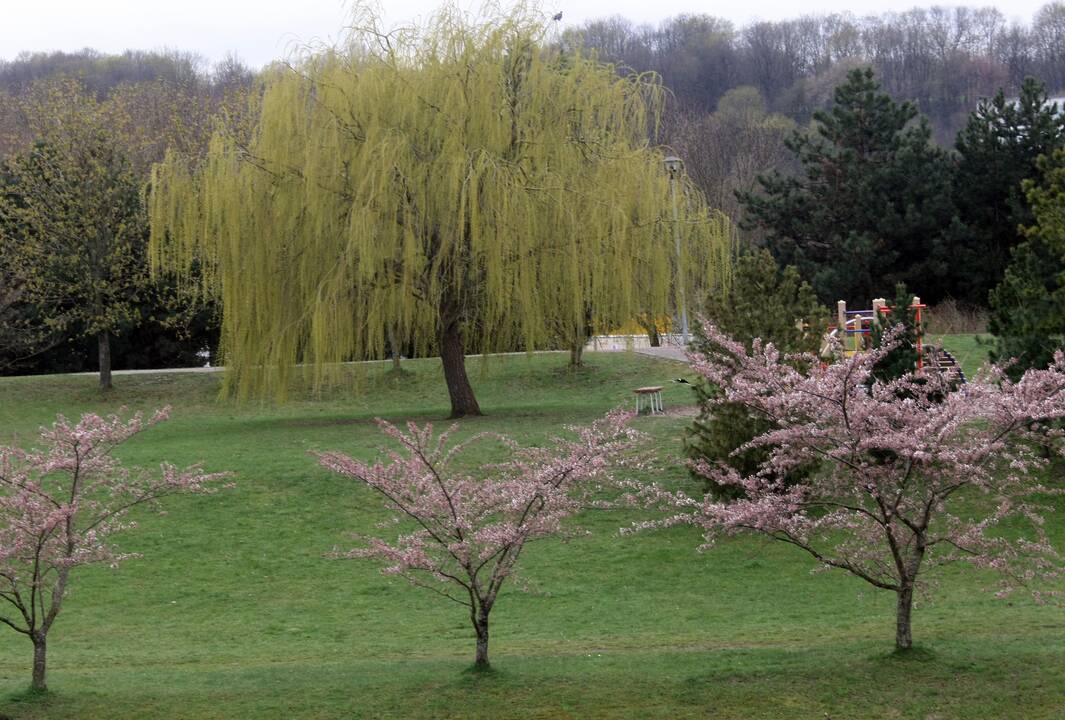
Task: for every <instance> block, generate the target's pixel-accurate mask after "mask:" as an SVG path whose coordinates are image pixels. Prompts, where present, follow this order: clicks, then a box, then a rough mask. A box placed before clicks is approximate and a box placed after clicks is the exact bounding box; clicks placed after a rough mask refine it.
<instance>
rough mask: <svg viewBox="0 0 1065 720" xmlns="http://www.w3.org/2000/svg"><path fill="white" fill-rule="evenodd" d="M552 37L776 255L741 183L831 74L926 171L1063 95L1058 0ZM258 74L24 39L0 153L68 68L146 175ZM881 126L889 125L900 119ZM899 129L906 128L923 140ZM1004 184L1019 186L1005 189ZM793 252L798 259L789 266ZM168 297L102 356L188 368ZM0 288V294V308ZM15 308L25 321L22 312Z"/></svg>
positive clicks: (196, 332)
mask: <svg viewBox="0 0 1065 720" xmlns="http://www.w3.org/2000/svg"><path fill="white" fill-rule="evenodd" d="M555 41H556V42H558V43H560V45H561V46H562V47H563V48H564V49H574V48H578V47H579V48H582V49H584V50H585V51H589V52H594V53H596V54H598V56H599V58H600V59H602V60H604V61H607V62H610V63H613V64H615V65H616V67H617V69H618V72H620V73H631V72H637V73H643V72H655V73H657V74H659V75H660V76H661V78H662V81H663V83H664V84H665V86H666V87H668V88H669V89H670V90H671V92H672V96H671V101H670V104H669V109H668V111H667V113H666V116H665V117H664V118H663V123H662V125H661V128H660V130H659V136H658V137H656V138H654V141H655V142H658V143H661V144H663V145H667V146H669V147H671V148H672V149H673V151H674V152H676V154H678V155H679V156H680V157H682V158H683V159H684V161H685V167H686V171H687V172H688V174H689V175H690V176H691V177H692V179H693V180H694V181H695V182H696V183H697V184H698V185H699V186H700V187H701V188H702V189H703V190H704V191H705V193H706V195H707V197H708V199H709V201H710V203H711V205H713V206H715V207H718V208H720V209H722V210H723V211H724V212H725V213H727V214H728V215H729V216H730V217H731V218H732V219H733V221H734V223H735V225H736V227H739V228H743V229H742V230H741V231H740V232H741V235H742V237H741V241H742V242H744V243H747V244H752V245H763V244H767V243H768V244H769V247H770V249H771V250H773V252H774V255H776V256H777V259H778V260H779V259H783V260H787V261H789V262H790V261H791V260H793V258H791V257H790V256H789V257H783V258H782V257H781V254H780V253H778V252H777V248H775V247H774V246H773V245H772V236H773V232H774V228H772V227H771V223H768V221H765V216H766V212H765V209H764V207H763V212H762V216H764V217H762V220H763V222H761V223H759V222H757V220H758V217H755V216H756V215H757V213H752V207H753V206H754V205H756V203H754V204H752V201H751V200H750V199H749V197H748V199H747V200H746V201H745V200H744V196H745V195H748V196H749V195H750V194H751V193H755V194H757V193H758V192H760V191H765V190H766V188H767V186H766V185H765V183H761V182H760V181H759V177H763V178H764V177H766V176H767V175H770V174H772V173H778V174H779V175H780V176H782V177H792V176H801V175H802V173H803V163H804V162H806V163H807V165H809V164H810V163H812V162H813V161H812V160H811V159H810V158H811V157H812V156H810V154H809V153H807V157H806V159H805V160H804V159H803V157H804V156H803V153H802V152H799V151H797V149H796V148H797V146H796V138H798V137H801V136H803V135H805V134H811V135H812V134H814V131H813V128H814V127H815V126H818V125H819V124H820V125H822V126H823V125H824V119H825V116H819V115H818V113H819V112H820V113H823V112H824V111H825V110H826V109H829V108H831V107H832V106H833V104H834V103H835V102H838V100H839V98H838V97H837V94H838V88H839V87H841V86H842V85H844V84H845V83H847V81H848V77H851V76H852V75H853V71H855V70H856V69H859V68H871V70H872V77H873V78H875V83H876V85H877V86H878V87H876V89H875V92H880V91H882V92H883V93H886V95H888V96H890V98H891V99H892V100H893V101H894V102H896V103H900V104H901V105H900V107H901V106H905V108H911V107H912V109H913V110H915V112H912V113H911V112H909V110H906V109H905V108H904V109H903V110H902V111H900V113H899V114H898V116H899V117H902V118H903V121H904V124H908V125H909V126H913V125H918V124H922V123H924V124H926V126H927V133H926V135H927V139H928V145H929V146H930V147H933V148H941V149H942V152H940V154H939V155H935V156H934V157H932V156H930V157H929V158H923V159H921V162H925V163H926V165H928V167H931V166H932V165H935V166H936V167H937V168H938V167H939V165H940V164H942V165H944V166H946V165H952V167H956V166H959V165H961V166H963V165H964V161H965V155H964V153H965V147H969V148H970V149H971V147H972V146H973V144H974V142H975V141H967V142H969V145H968V146H963V145H964V144H963V145H959V144H958V143H959V142H961V141H959V140H957V138H959V137H961V135H959V133H962V134H964V133H965V132H969V133H970V135H971V134H972V133H973V132H975V131H974V130H973V118H974V114H975V113H976V112H977V111H978V110H979V109H980V106H981V103H982V102H985V105H986V101H988V100H989V99H990V98H993V97H994V96H995V95H996V94H997V93H1000V92H1001V93H1002V95H1003V96H1004V97H1005V98H1006V99H1007V103H1008V102H1009V100H1010V99H1012V98H1016V97H1017V96H1018V95H1019V94H1021V90H1022V87H1023V86H1024V83H1025V80H1026V79H1027V78H1034V79H1035V80H1036V81H1037V83H1038V84H1039V86H1040V88H1041V89H1042V91H1043V92H1044V93H1045V95H1046V96H1047V99H1048V100H1051V99H1053V98H1054V97H1061V96H1065V3H1062V2H1054V3H1050V4H1047V5H1045V6H1044V7H1043V8H1042V9H1040V10H1039V11H1038V12H1037V13H1036V14H1035V16H1034V17H1032V18H1031V19H1030V20H1029V21H1027V22H1011V21H1009V20H1007V18H1006V16H1005V15H1004V14H1003V13H1002V12H1001V11H999V10H997V9H994V8H968V7H942V6H936V7H930V8H915V9H913V10H909V11H907V12H902V13H886V14H881V15H870V16H863V17H858V16H854V15H849V14H846V15H839V14H833V15H806V16H803V17H799V18H797V19H794V20H786V21H780V22H756V23H752V24H750V25H745V26H736V25H734V24H733V23H731V22H729V21H727V20H724V19H722V18H717V17H713V16H711V15H701V14H691V15H682V16H678V17H674V18H671V19H668V20H665V21H663V22H662V23H660V24H659V25H657V26H649V25H640V26H637V25H634V24H633V23H631V22H629V21H628V20H626V19H625V18H622V17H611V18H604V19H600V20H595V21H591V22H587V23H585V24H583V25H580V26H578V27H573V28H568V29H565V30H563V31H561V32H560V33H559V34H558V35H557V36H556V38H555ZM258 72H260V71H258V70H255V69H253V68H249V67H247V66H246V65H245V64H243V63H242V62H241V61H240V59H239V58H237V57H235V56H230V57H227V58H225V59H224V60H223V61H222V62H219V63H217V64H215V65H213V66H212V65H210V64H208V63H207V62H206V61H205V60H204V59H202V58H200V57H197V56H195V55H193V54H190V53H186V52H182V51H179V50H167V51H142V50H130V51H127V52H125V53H123V54H121V55H106V54H102V53H99V52H96V51H94V50H91V49H85V50H81V51H77V52H50V53H23V54H21V55H19V56H17V57H16V58H14V59H12V60H7V61H0V156H2V157H13V156H18V155H19V154H20V153H26V152H28V151H29V150H30V149H31V148H33V147H34V143H36V142H39V138H40V134H41V133H40V122H41V118H40V117H39V116H38V117H36V118H34V117H33V113H32V112H31V111H30V110H29V109H28V108H33V107H37V108H38V109H39V108H40V107H41V103H39V102H35V101H34V98H35V97H37V96H40V95H42V93H43V92H44V91H43V90H42V88H47V87H49V86H53V85H54V84H55V83H56V82H60V81H63V80H74V81H76V83H77V84H78V86H79V87H80V88H81V90H82V91H83V92H84V93H85V94H87V95H88V96H90V97H91V98H92V102H94V103H97V104H99V105H100V106H101V107H102V106H107V107H108V108H111V109H110V110H108V112H110V113H112V114H113V117H115V118H119V120H117V121H116V122H115V125H114V132H115V135H116V137H117V138H119V140H118V142H120V143H121V144H122V145H123V147H124V151H125V152H126V153H127V154H128V156H129V162H130V164H131V167H132V168H133V170H134V171H135V172H137V173H139V176H140V178H141V180H142V182H147V179H148V171H149V168H150V166H151V164H152V163H153V162H158V161H159V160H161V159H162V157H163V154H164V153H165V151H166V148H167V147H168V146H180V147H181V149H182V150H183V151H184V152H189V151H190V150H192V151H193V152H194V151H195V149H196V148H197V147H201V148H205V147H206V143H207V141H208V138H209V137H210V133H211V131H212V129H213V128H214V127H215V126H216V123H217V122H218V121H219V119H220V118H223V117H226V118H229V119H230V120H231V119H232V116H234V115H239V113H240V112H241V111H242V108H244V107H246V103H245V102H244V101H243V98H244V96H245V94H246V93H248V92H251V91H253V89H254V88H255V82H256V77H257V74H258ZM870 87H873V86H870ZM859 89H860V88H859ZM867 89H868V88H867ZM869 91H870V92H874V90H869ZM855 92H857V91H855ZM985 110H986V107H985ZM985 114H986V113H985ZM999 114H1000V115H1001V113H999ZM997 117H998V116H995V115H994V113H992V114H991V116H988V117H986V118H985V121H986V122H985V125H986V124H987V123H992V124H993V123H994V122H997V120H996V118H997ZM819 118H820V119H819ZM840 122H843V123H846V122H847V120H846V119H843V120H840ZM967 128H968V129H967ZM890 132H892V133H895V135H896V136H898V137H902V136H901V135H899V133H900V132H901V128H896V129H894V130H891V131H890ZM907 132H909V131H907ZM1054 132H1055V133H1057V132H1058V131H1057V130H1054ZM1059 134H1060V133H1059ZM912 135H913V134H912V132H911V133H910V135H907V136H906V137H907V138H910V139H909V140H906V141H905V142H910V143H911V144H912V143H913V142H921V139H920V137H917V136H913V137H917V140H913V137H911V136H912ZM918 135H920V133H918ZM1058 136H1059V135H1054V138H1057V137H1058ZM1054 142H1056V140H1054ZM904 144H905V143H904ZM955 146H957V147H959V148H961V155H959V151H958V150H955ZM1051 149H1053V147H1052V146H1048V147H1042V146H1040V147H1039V148H1037V150H1040V151H1041V152H1046V151H1049V150H1051ZM937 152H939V151H937ZM970 154H972V153H970ZM911 155H912V153H911ZM911 162H913V161H912V158H911ZM929 163H931V165H929ZM937 163H938V164H937ZM912 167H913V168H915V169H916V168H919V165H912ZM1032 167H1034V165H1033V166H1032ZM979 171H980V168H976V172H979ZM936 172H938V170H936ZM950 172H954V170H950ZM944 177H945V178H946V179H944V180H943V184H942V188H943V193H944V194H946V195H950V194H951V193H953V192H954V191H953V190H951V183H952V182H955V181H954V180H951V179H950V178H949V177H946V176H944ZM952 177H953V176H952ZM1018 177H1019V178H1020V179H1021V180H1023V179H1028V177H1027V176H1025V175H1023V174H1022V175H1020V176H1018ZM929 187H932V186H931V185H929ZM1012 191H1015V192H1014V194H1018V193H1019V185H1018V187H1017V188H1014V189H1013V190H1011V192H1012ZM970 200H971V199H969V198H953V199H951V203H953V204H951V205H950V207H939V208H933V209H929V210H927V211H926V221H927V222H926V224H927V225H929V226H931V225H932V224H938V225H944V224H950V223H952V222H953V223H954V224H955V226H956V227H955V228H954V230H952V232H953V235H952V237H951V238H948V239H945V240H943V242H944V243H946V244H949V243H954V245H955V246H960V245H964V244H965V237H967V235H966V231H965V228H966V227H969V226H967V225H966V223H967V222H970V223H971V222H975V220H971V219H970V218H967V217H966V216H965V212H964V208H965V205H966V203H967V202H970ZM871 212H875V208H874V209H872V210H871ZM922 212H925V211H922ZM974 217H975V216H974ZM952 218H960V219H956V220H953V219H952ZM767 223H768V224H767ZM914 227H916V226H914ZM970 230H971V228H970ZM777 231H779V228H777ZM899 232H911V231H910V230H909V229H904V230H900V231H899ZM778 234H780V233H779V232H778ZM1014 235H1016V233H1014ZM946 244H945V245H944V247H947V245H946ZM1000 244H1001V243H1000ZM1012 244H1013V241H1012V240H1009V241H1008V242H1007V243H1006V245H1007V246H1008V247H1004V248H1000V249H1001V250H1002V252H1003V253H1005V254H1004V255H1003V258H1004V259H1002V264H1004V263H1005V262H1006V261H1007V259H1008V254H1009V250H1010V247H1011V246H1012ZM976 260H977V261H978V260H979V258H976ZM797 264H799V266H800V268H801V265H802V263H801V262H798V263H797ZM869 272H870V273H871V274H872V276H876V273H877V270H876V268H875V267H870V268H869ZM922 272H924V271H922ZM929 272H931V271H929ZM996 272H997V273H998V276H996V277H989V278H986V279H985V280H982V281H981V282H982V284H980V285H979V286H978V287H972V288H968V287H962V286H960V285H958V283H957V282H956V281H954V280H951V279H949V278H945V277H944V279H942V283H941V286H937V287H935V288H930V287H927V285H926V287H925V288H923V290H922V292H923V294H924V295H926V296H930V297H933V298H935V299H946V298H955V297H957V296H958V295H964V296H965V297H963V298H961V299H964V300H965V301H967V302H969V303H970V304H973V305H977V306H980V305H986V304H987V293H988V290H989V289H990V288H991V287H993V286H994V285H995V284H997V283H998V282H999V281H1001V280H1002V277H1001V275H1002V272H1001V268H999V269H998V270H996ZM804 274H807V275H808V273H804ZM911 275H912V276H913V277H919V278H932V279H931V280H927V279H926V280H925V282H926V283H927V282H940V280H937V279H935V277H934V276H933V275H930V274H928V272H925V274H924V275H913V274H912V273H911ZM909 277H910V276H907V275H906V273H905V272H903V271H900V274H898V277H897V278H895V276H894V275H892V278H893V279H901V280H906V279H908V278H909ZM807 279H808V280H811V281H814V278H811V277H807ZM826 283H827V281H826ZM814 286H815V288H817V289H818V290H819V291H822V290H823V292H821V293H820V294H821V295H824V297H821V298H820V299H821V300H822V301H823V302H826V303H828V302H831V301H832V299H833V298H832V297H830V295H831V294H832V293H834V292H836V291H837V288H836V286H833V285H831V283H828V284H824V285H823V286H818V285H817V282H816V281H815V282H814ZM892 291H893V288H884V289H883V290H882V292H883V293H885V294H890V293H891V292H892ZM840 292H843V290H840ZM863 292H864V289H863ZM173 297H174V294H173V293H172V292H166V291H163V290H159V289H158V288H156V289H155V290H153V291H146V290H144V289H143V287H142V289H141V290H140V291H139V292H138V293H137V294H136V297H133V298H131V302H133V303H134V304H138V308H139V309H138V310H137V312H135V313H131V317H133V318H134V319H133V320H131V321H130V322H129V323H127V325H126V326H124V327H123V328H120V329H116V330H115V332H114V333H113V336H114V342H115V344H116V348H115V351H114V357H115V366H116V367H119V368H121V367H152V366H154V367H159V366H166V365H180V364H187V363H189V362H191V361H194V360H195V358H196V352H197V351H198V350H199V349H201V348H203V347H205V346H211V345H212V343H214V342H216V338H217V327H216V325H217V319H216V318H215V317H214V313H213V311H212V309H211V308H202V307H201V308H195V309H194V310H190V309H189V308H182V309H179V310H174V309H173V308H172V307H171V306H172V301H173ZM3 302H4V298H3V293H0V305H2V303H3ZM0 310H2V307H0ZM21 312H22V316H23V319H25V317H26V316H27V313H29V314H30V315H32V312H34V311H32V310H26V309H25V308H23V309H22V311H21ZM16 314H17V313H16ZM175 318H180V321H178V320H177V319H175ZM190 318H192V320H190ZM38 340H40V338H38ZM0 344H2V343H0ZM42 346H43V347H44V348H45V349H44V350H41V349H40V347H42ZM96 362H97V360H96V341H95V340H94V339H93V338H92V337H88V336H87V335H86V333H85V332H84V328H81V329H79V328H78V327H76V326H75V325H74V324H68V325H66V326H64V327H62V328H58V327H57V328H55V329H54V332H52V333H51V334H50V335H49V337H48V338H46V342H44V343H43V344H39V346H38V347H37V348H36V349H35V351H34V352H33V353H32V354H30V355H26V356H22V355H20V354H19V351H18V350H16V349H14V348H13V347H7V348H0V372H50V371H51V372H55V371H72V370H91V369H95V363H96Z"/></svg>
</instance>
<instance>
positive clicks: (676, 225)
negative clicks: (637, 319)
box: [663, 155, 688, 346]
mask: <svg viewBox="0 0 1065 720" xmlns="http://www.w3.org/2000/svg"><path fill="white" fill-rule="evenodd" d="M663 162H664V163H665V165H666V170H668V171H669V195H670V198H671V199H672V201H673V243H674V245H676V250H677V273H676V283H677V298H678V302H679V304H680V337H681V342H682V343H683V344H684V345H685V346H687V345H688V307H687V301H686V300H685V298H684V273H683V271H682V269H681V266H680V220H679V219H678V217H677V175H678V174H679V173H680V171H681V168H683V167H684V161H683V160H681V159H680V158H679V157H676V156H674V155H670V156H669V157H667V158H666V159H665V160H664V161H663Z"/></svg>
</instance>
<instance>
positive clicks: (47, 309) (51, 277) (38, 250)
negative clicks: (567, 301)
mask: <svg viewBox="0 0 1065 720" xmlns="http://www.w3.org/2000/svg"><path fill="white" fill-rule="evenodd" d="M25 110H26V112H27V113H28V114H29V115H30V117H31V118H32V119H31V126H32V127H33V128H34V129H35V131H36V136H37V143H36V145H35V146H34V147H33V148H32V149H31V150H29V151H27V152H25V153H21V154H17V155H14V156H12V157H11V158H9V159H8V162H7V169H6V173H5V175H6V176H7V177H8V178H9V182H8V183H7V184H5V185H4V186H3V187H2V188H0V242H4V243H7V244H10V245H12V246H17V247H18V248H19V254H20V256H21V258H22V261H23V262H24V263H25V266H26V267H27V268H28V269H29V270H30V272H29V275H28V278H27V293H28V296H29V298H30V300H31V301H32V302H33V303H34V305H35V306H36V308H37V310H38V311H39V312H40V314H41V316H42V317H43V319H44V321H45V323H46V324H47V326H48V327H49V328H50V329H51V330H53V331H56V332H63V331H65V330H68V329H70V328H78V331H79V332H80V333H83V334H85V335H89V336H92V337H95V338H96V340H97V347H98V359H99V369H100V388H101V389H104V390H107V389H110V388H111V338H112V336H114V335H115V334H116V333H119V332H121V331H122V330H123V329H124V328H125V327H127V326H128V325H129V323H130V321H131V319H132V318H133V316H134V306H135V303H136V302H137V299H138V296H139V294H140V292H141V291H142V290H143V288H144V286H145V284H146V282H147V279H148V276H147V270H146V268H145V266H144V265H145V263H144V252H143V245H144V234H145V219H144V216H143V213H142V210H141V203H140V197H139V194H140V184H139V182H138V180H137V177H136V175H135V174H134V173H133V171H132V169H131V167H130V164H129V162H128V160H127V159H126V157H125V155H124V154H123V150H122V148H121V146H120V142H119V139H118V138H117V137H116V136H115V135H114V133H113V132H111V127H110V123H109V122H108V119H107V116H106V113H104V112H103V109H102V107H101V106H100V104H99V103H98V102H97V101H96V100H95V99H94V98H93V97H92V96H90V95H89V94H87V93H86V92H84V91H83V90H82V89H81V87H80V86H78V85H77V84H76V83H73V82H69V81H63V82H57V83H53V84H50V85H48V86H47V87H45V88H42V89H41V91H40V92H39V93H37V94H36V95H35V96H33V97H32V98H31V99H30V100H28V101H27V103H26V105H25Z"/></svg>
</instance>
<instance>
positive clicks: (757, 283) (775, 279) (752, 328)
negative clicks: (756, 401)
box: [684, 249, 828, 497]
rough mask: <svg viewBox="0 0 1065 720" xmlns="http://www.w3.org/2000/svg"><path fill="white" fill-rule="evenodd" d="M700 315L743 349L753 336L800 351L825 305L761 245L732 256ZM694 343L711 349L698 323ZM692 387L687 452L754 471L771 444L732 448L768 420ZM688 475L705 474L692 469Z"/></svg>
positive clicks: (812, 348) (817, 330)
mask: <svg viewBox="0 0 1065 720" xmlns="http://www.w3.org/2000/svg"><path fill="white" fill-rule="evenodd" d="M705 314H706V317H707V319H708V320H709V321H711V322H712V323H714V324H715V325H716V326H717V327H718V328H720V329H722V330H724V331H725V332H726V333H728V334H729V335H731V336H732V337H734V338H736V339H737V340H738V341H740V342H743V343H744V345H745V346H746V347H747V348H748V349H750V347H751V344H752V342H753V341H754V339H755V338H761V339H762V341H763V342H771V343H773V344H774V345H775V346H776V347H777V348H778V349H779V350H781V351H782V352H785V353H800V352H816V351H817V350H818V346H819V345H820V342H821V335H822V332H823V329H824V327H825V324H826V318H827V317H828V310H827V308H824V307H822V306H821V305H819V304H818V302H817V298H816V297H815V295H814V292H813V289H812V288H811V287H810V285H809V284H808V283H806V282H805V281H803V280H802V278H800V277H799V272H798V271H797V270H796V269H795V268H794V267H790V266H789V267H786V268H784V269H783V270H781V269H780V268H779V267H778V266H777V263H776V261H774V260H773V256H772V255H771V254H770V253H769V251H768V250H765V249H762V250H756V251H750V252H747V253H745V254H742V255H740V256H739V257H738V258H737V259H736V261H735V264H734V266H733V276H732V282H731V283H730V285H729V286H728V287H727V288H722V289H721V290H719V291H718V292H715V293H713V294H711V295H710V296H709V297H708V299H707V302H706V312H705ZM693 346H694V349H695V350H697V351H698V352H701V353H704V354H705V353H706V352H708V351H710V350H711V348H710V346H709V342H708V341H707V339H706V337H705V335H704V334H703V332H702V329H701V328H700V327H698V326H697V327H696V330H695V341H694V343H693ZM693 389H694V391H695V394H696V397H697V398H698V401H699V406H700V411H699V416H698V417H697V418H696V419H695V421H694V423H693V424H692V425H691V427H689V428H688V429H687V431H686V433H685V439H684V441H685V449H686V451H687V454H688V457H689V458H691V459H692V460H693V461H699V460H706V461H709V462H724V463H727V464H729V465H731V466H733V467H734V468H736V469H737V470H738V471H739V472H741V473H745V474H746V473H751V472H754V471H755V470H756V469H757V468H758V466H759V465H760V464H761V463H762V462H763V461H764V460H765V459H766V458H767V457H768V455H769V452H770V449H769V448H767V447H758V448H752V449H748V450H744V451H743V452H740V453H735V451H736V450H737V449H738V448H739V447H741V446H742V445H744V444H746V443H747V442H748V441H750V440H751V439H753V438H755V437H758V436H759V435H761V434H762V433H764V432H767V431H768V430H770V429H771V427H772V424H771V423H770V422H769V421H768V420H766V419H764V418H762V417H758V416H755V415H752V414H750V412H749V411H748V410H746V409H745V408H744V407H742V406H740V405H734V404H731V403H716V402H714V400H715V399H716V398H717V396H718V388H716V387H714V386H713V385H710V384H709V383H707V382H706V381H705V380H704V379H699V380H697V381H696V382H695V384H694V385H693ZM802 475H803V473H802V472H797V473H793V477H792V478H791V479H792V480H798V479H799V478H800V477H801V476H802ZM693 476H694V477H697V478H698V479H700V480H705V479H706V477H705V475H704V474H700V473H698V472H695V471H694V470H693ZM707 491H708V492H711V493H714V494H716V495H720V496H723V497H735V496H736V494H735V491H736V488H729V487H725V486H718V485H713V484H708V485H707Z"/></svg>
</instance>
